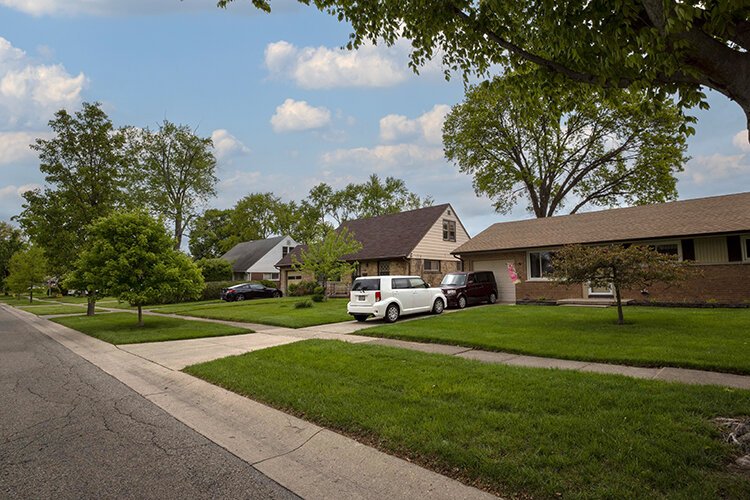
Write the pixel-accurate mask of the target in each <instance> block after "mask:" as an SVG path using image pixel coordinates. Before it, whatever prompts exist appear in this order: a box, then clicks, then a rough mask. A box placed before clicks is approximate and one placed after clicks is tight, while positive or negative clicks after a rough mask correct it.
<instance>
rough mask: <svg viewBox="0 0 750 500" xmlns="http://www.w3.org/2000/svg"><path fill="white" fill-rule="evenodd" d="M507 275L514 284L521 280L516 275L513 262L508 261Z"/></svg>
mask: <svg viewBox="0 0 750 500" xmlns="http://www.w3.org/2000/svg"><path fill="white" fill-rule="evenodd" d="M508 276H510V280H511V281H512V282H513V284H514V285H517V284H519V283H520V282H521V279H520V278H519V277H518V273H517V272H516V268H515V267H513V264H511V263H510V262H508Z"/></svg>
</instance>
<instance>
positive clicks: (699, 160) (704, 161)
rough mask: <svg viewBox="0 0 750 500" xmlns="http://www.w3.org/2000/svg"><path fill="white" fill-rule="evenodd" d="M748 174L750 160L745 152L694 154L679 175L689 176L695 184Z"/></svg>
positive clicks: (749, 173)
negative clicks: (735, 153)
mask: <svg viewBox="0 0 750 500" xmlns="http://www.w3.org/2000/svg"><path fill="white" fill-rule="evenodd" d="M744 175H750V162H749V161H748V159H747V157H746V155H745V154H738V155H723V154H720V153H714V154H712V155H709V156H696V157H695V158H693V159H692V160H690V161H689V162H688V163H687V165H686V167H685V172H684V173H682V174H681V177H687V178H689V179H690V180H691V181H692V182H693V183H695V184H697V185H702V184H706V183H708V182H711V183H715V182H716V181H719V180H721V179H728V178H731V177H736V176H744Z"/></svg>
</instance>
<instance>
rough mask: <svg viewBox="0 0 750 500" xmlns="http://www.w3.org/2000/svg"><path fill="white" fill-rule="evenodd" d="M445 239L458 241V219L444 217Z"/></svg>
mask: <svg viewBox="0 0 750 500" xmlns="http://www.w3.org/2000/svg"><path fill="white" fill-rule="evenodd" d="M443 241H456V221H454V220H447V219H443Z"/></svg>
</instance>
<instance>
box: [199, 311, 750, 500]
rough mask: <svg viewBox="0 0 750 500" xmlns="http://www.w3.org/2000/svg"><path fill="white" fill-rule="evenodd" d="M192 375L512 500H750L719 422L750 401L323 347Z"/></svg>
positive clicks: (376, 349) (268, 352) (738, 394)
mask: <svg viewBox="0 0 750 500" xmlns="http://www.w3.org/2000/svg"><path fill="white" fill-rule="evenodd" d="M519 309H520V308H519ZM475 311H479V310H475ZM469 312H472V311H467V313H469ZM610 312H611V311H610ZM450 316H454V315H450ZM455 316H458V315H455ZM448 317H449V316H446V319H447V318H448ZM413 323H414V324H418V323H426V321H415V322H413ZM406 325H407V323H403V324H401V325H397V326H406ZM185 371H186V372H188V373H190V374H193V375H195V376H198V377H200V378H203V379H205V380H208V381H210V382H212V383H215V384H218V385H220V386H222V387H225V388H227V389H229V390H232V391H235V392H238V393H240V394H244V395H246V396H248V397H251V398H253V399H256V400H258V401H262V402H264V403H267V404H269V405H272V406H274V407H276V408H279V409H281V410H282V411H286V412H290V413H293V414H296V415H298V416H300V417H302V418H304V419H306V420H310V421H313V422H316V423H318V424H320V425H322V426H325V427H328V428H331V429H334V430H337V431H340V432H344V433H346V434H348V435H350V436H352V437H354V438H356V439H359V440H360V441H362V442H364V443H366V444H369V445H373V446H377V447H378V448H380V449H382V450H384V451H387V452H389V453H393V454H395V455H399V456H403V457H406V458H408V459H410V460H412V461H414V462H417V463H420V464H421V465H423V466H426V467H428V468H430V469H433V470H436V471H438V472H441V473H444V474H448V475H451V476H453V477H457V478H459V479H461V480H464V481H466V482H468V483H469V484H478V485H481V486H483V487H485V488H487V489H489V490H490V491H493V492H495V493H498V494H501V495H503V496H510V497H522V498H526V497H543V498H551V497H557V496H562V497H566V498H635V497H643V496H649V497H679V498H717V497H724V498H749V497H750V477H748V475H746V474H745V475H743V474H739V473H733V472H731V471H730V468H729V464H730V463H731V462H732V461H733V459H734V458H735V456H734V453H735V452H734V451H733V450H732V449H731V448H730V447H729V445H727V444H725V443H724V442H723V441H722V440H721V438H720V433H719V432H718V430H717V427H716V425H715V424H714V423H713V422H712V420H713V419H714V418H716V417H726V416H737V415H750V392H747V391H741V390H731V389H725V388H716V387H701V386H684V385H679V384H667V383H662V382H655V381H645V380H636V379H629V378H626V377H620V376H609V375H598V374H588V373H579V372H572V371H563V370H542V369H533V368H519V367H509V366H497V365H486V364H482V363H478V362H473V361H467V360H463V359H458V358H453V357H448V356H441V355H429V354H423V353H419V352H413V351H407V350H403V349H395V348H388V347H380V346H373V345H361V344H360V345H353V344H347V343H343V342H337V341H319V340H312V341H304V342H299V343H295V344H290V345H286V346H281V347H274V348H270V349H265V350H261V351H256V352H252V353H248V354H244V355H241V356H233V357H229V358H224V359H220V360H216V361H212V362H208V363H203V364H199V365H194V366H191V367H188V368H186V369H185Z"/></svg>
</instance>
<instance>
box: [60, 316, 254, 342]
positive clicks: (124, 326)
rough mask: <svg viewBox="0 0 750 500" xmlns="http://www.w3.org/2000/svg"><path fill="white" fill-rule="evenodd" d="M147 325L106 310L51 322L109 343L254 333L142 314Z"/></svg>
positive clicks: (200, 322) (246, 330)
mask: <svg viewBox="0 0 750 500" xmlns="http://www.w3.org/2000/svg"><path fill="white" fill-rule="evenodd" d="M143 319H144V323H145V325H144V326H143V327H139V326H138V325H137V317H136V315H135V314H132V313H111V314H110V313H107V314H99V315H95V316H70V317H66V318H55V319H53V320H52V321H54V322H56V323H60V324H61V325H65V326H67V327H69V328H72V329H74V330H78V331H79V332H82V333H85V334H86V335H90V336H92V337H96V338H98V339H100V340H104V341H105V342H109V343H110V344H135V343H141V342H162V341H165V340H182V339H194V338H201V337H218V336H225V335H238V334H242V333H252V330H248V329H246V328H236V327H232V326H227V325H220V324H216V323H207V322H205V321H190V320H185V319H180V318H164V317H161V316H148V315H145V316H144V317H143Z"/></svg>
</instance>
